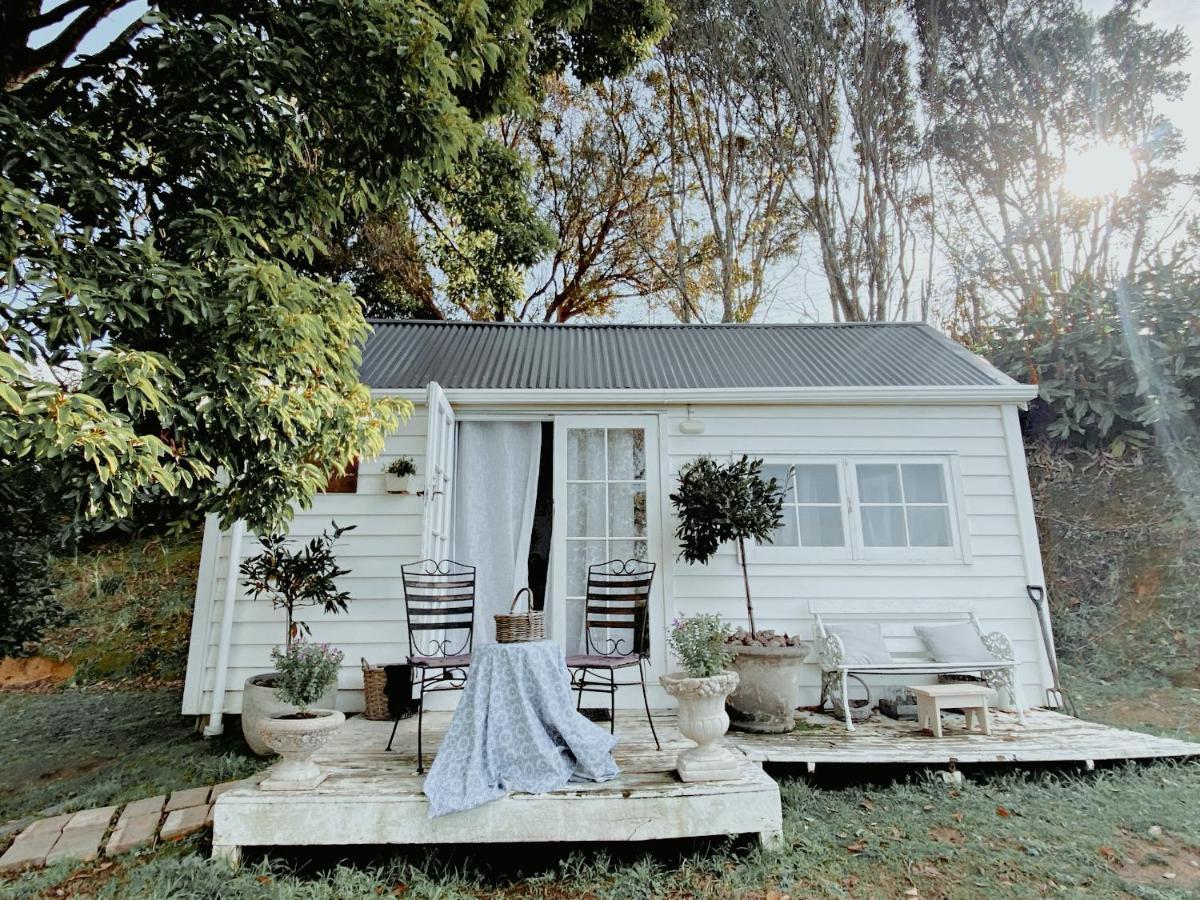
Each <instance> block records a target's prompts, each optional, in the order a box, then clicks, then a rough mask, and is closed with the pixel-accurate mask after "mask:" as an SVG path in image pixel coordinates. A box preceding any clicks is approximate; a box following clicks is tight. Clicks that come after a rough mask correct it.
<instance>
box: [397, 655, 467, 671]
mask: <svg viewBox="0 0 1200 900" xmlns="http://www.w3.org/2000/svg"><path fill="white" fill-rule="evenodd" d="M408 664H409V665H410V666H416V667H418V668H421V669H461V668H463V667H464V666H469V665H470V664H471V654H470V653H460V654H459V655H458V656H410V657H409V658H408Z"/></svg>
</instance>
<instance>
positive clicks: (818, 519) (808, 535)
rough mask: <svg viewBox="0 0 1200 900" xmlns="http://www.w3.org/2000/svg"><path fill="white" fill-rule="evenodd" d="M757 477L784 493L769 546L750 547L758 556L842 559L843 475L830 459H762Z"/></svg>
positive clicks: (845, 538)
mask: <svg viewBox="0 0 1200 900" xmlns="http://www.w3.org/2000/svg"><path fill="white" fill-rule="evenodd" d="M762 474H763V476H764V477H766V478H774V479H775V480H776V481H777V482H778V483H779V485H780V486H781V487H783V489H784V495H783V524H782V525H781V526H780V527H779V528H778V529H777V530H776V531H775V533H774V534H773V535H772V539H771V541H770V542H764V543H762V544H760V545H758V546H757V547H755V548H754V550H755V554H756V555H757V554H763V555H764V558H770V557H771V556H785V557H787V558H804V557H810V558H814V559H817V558H819V559H839V558H840V559H846V558H849V557H850V552H851V547H850V529H849V527H848V524H849V523H848V522H847V516H846V490H845V486H844V481H845V476H844V467H843V465H842V461H841V460H840V459H838V458H836V457H829V458H821V457H809V458H804V459H794V460H786V461H784V460H778V459H772V460H766V461H764V462H763V471H762Z"/></svg>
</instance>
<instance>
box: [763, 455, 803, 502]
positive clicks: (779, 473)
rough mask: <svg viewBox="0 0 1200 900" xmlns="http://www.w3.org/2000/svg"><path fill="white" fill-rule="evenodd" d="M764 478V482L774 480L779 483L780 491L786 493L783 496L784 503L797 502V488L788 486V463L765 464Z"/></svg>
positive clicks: (792, 485)
mask: <svg viewBox="0 0 1200 900" xmlns="http://www.w3.org/2000/svg"><path fill="white" fill-rule="evenodd" d="M762 477H763V480H764V481H769V480H770V479H772V478H774V479H775V481H777V482H778V487H779V490H781V491H786V493H785V494H784V495H783V502H784V503H795V502H796V487H795V485H794V484H788V466H787V464H786V463H767V464H764V465H763V467H762Z"/></svg>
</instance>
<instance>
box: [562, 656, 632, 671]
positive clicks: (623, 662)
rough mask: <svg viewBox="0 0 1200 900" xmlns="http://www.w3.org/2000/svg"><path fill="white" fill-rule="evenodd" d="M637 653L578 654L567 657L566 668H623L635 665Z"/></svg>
mask: <svg viewBox="0 0 1200 900" xmlns="http://www.w3.org/2000/svg"><path fill="white" fill-rule="evenodd" d="M637 664H638V655H637V654H636V653H627V654H625V655H624V656H601V655H599V654H592V655H587V654H580V655H578V656H568V657H567V668H568V669H624V668H625V667H626V666H636V665H637Z"/></svg>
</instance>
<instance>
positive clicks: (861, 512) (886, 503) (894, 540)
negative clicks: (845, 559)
mask: <svg viewBox="0 0 1200 900" xmlns="http://www.w3.org/2000/svg"><path fill="white" fill-rule="evenodd" d="M847 465H848V468H849V473H848V474H849V478H848V479H847V480H848V481H849V482H850V498H851V505H852V507H853V510H854V515H853V516H852V520H853V523H854V530H855V542H856V544H857V545H858V555H859V557H860V558H862V559H901V560H928V561H930V562H936V561H945V560H953V559H959V558H961V556H962V551H961V547H960V543H961V540H960V537H959V533H958V510H957V507H956V503H955V493H954V490H953V487H954V484H953V482H954V479H953V478H952V474H953V471H952V467H951V465H950V463H949V460H948V459H947V458H946V457H892V458H889V457H880V456H870V457H855V458H852V459H849V460H847Z"/></svg>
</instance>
